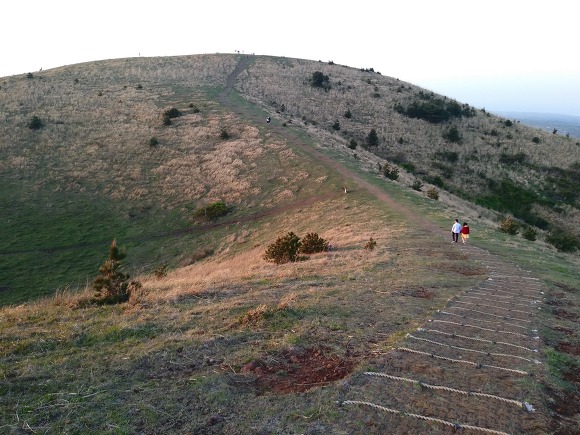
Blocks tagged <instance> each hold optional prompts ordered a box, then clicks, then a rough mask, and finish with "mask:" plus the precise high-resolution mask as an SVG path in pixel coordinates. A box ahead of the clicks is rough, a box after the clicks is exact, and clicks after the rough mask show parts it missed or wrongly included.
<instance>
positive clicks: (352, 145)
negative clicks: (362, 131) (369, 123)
mask: <svg viewBox="0 0 580 435" xmlns="http://www.w3.org/2000/svg"><path fill="white" fill-rule="evenodd" d="M357 146H358V143H357V141H356V140H354V139H351V140H350V142H349V143H348V147H349V148H350V149H351V150H356V147H357Z"/></svg>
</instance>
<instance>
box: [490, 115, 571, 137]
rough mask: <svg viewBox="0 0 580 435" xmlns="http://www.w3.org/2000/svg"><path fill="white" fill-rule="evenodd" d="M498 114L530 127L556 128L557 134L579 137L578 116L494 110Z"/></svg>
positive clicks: (552, 129)
mask: <svg viewBox="0 0 580 435" xmlns="http://www.w3.org/2000/svg"><path fill="white" fill-rule="evenodd" d="M494 113H496V114H498V115H500V116H503V117H505V118H510V119H516V120H518V121H521V122H522V123H523V124H526V125H529V126H531V127H537V128H541V129H542V130H544V131H549V132H552V131H554V129H557V130H558V132H557V134H562V135H566V133H568V134H569V135H570V136H572V137H578V138H580V116H572V115H562V114H557V113H535V112H494Z"/></svg>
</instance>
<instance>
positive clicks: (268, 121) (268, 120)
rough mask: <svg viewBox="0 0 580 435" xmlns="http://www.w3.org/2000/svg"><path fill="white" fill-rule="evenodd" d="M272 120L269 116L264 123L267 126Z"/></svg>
mask: <svg viewBox="0 0 580 435" xmlns="http://www.w3.org/2000/svg"><path fill="white" fill-rule="evenodd" d="M271 120H272V118H270V117H269V116H268V117H267V118H266V123H267V124H269V123H270V121H271Z"/></svg>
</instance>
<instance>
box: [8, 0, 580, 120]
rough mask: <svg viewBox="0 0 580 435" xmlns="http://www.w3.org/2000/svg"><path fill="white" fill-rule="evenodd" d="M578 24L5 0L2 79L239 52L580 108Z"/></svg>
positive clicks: (455, 12)
mask: <svg viewBox="0 0 580 435" xmlns="http://www.w3.org/2000/svg"><path fill="white" fill-rule="evenodd" d="M579 24H580V16H579V15H578V14H577V12H576V4H575V2H573V1H570V0H551V1H537V0H529V1H518V0H487V1H485V2H483V1H478V2H475V1H470V0H439V1H433V0H399V1H396V2H393V1H389V0H383V1H377V0H357V1H352V2H348V3H343V2H337V1H326V0H309V1H304V0H294V1H289V2H278V1H275V0H272V1H265V0H261V1H256V0H221V1H220V0H204V1H199V0H198V1H196V0H189V1H184V0H172V1H163V0H155V1H150V0H142V1H132V0H116V1H111V0H101V1H99V2H92V1H91V2H89V1H86V2H84V1H78V0H75V1H72V0H50V1H48V0H27V1H18V0H12V1H5V2H2V4H1V5H0V41H1V43H0V77H4V76H9V75H14V74H24V73H27V72H33V73H34V72H36V71H38V70H39V69H40V68H43V69H45V70H46V69H49V68H54V67H58V66H63V65H69V64H74V63H79V62H87V61H93V60H102V59H111V58H123V57H137V56H139V55H140V56H172V55H189V54H202V53H234V52H235V51H236V50H240V51H243V52H245V53H255V54H260V55H272V56H286V57H293V58H302V59H311V60H321V61H324V62H327V61H330V60H332V61H334V62H335V63H337V64H342V65H348V66H351V67H357V68H360V67H362V68H371V67H372V68H374V70H375V71H380V72H381V74H383V75H385V76H391V77H395V78H399V79H401V80H404V81H407V82H410V83H413V84H416V85H419V86H422V87H425V88H427V89H429V90H432V91H435V92H438V93H442V94H444V95H447V96H449V97H452V98H456V99H457V100H459V101H460V102H462V103H468V104H470V105H473V106H475V107H476V108H483V107H484V108H486V109H487V110H489V111H494V110H497V111H527V112H548V113H562V114H569V115H580V56H578V54H577V52H578V48H579V47H578V42H580V34H579V31H578V29H579V27H580V26H579ZM0 85H1V82H0ZM0 110H1V108H0Z"/></svg>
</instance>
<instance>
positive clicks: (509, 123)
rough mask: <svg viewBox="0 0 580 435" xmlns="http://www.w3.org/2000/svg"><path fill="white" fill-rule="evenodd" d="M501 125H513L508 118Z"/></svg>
mask: <svg viewBox="0 0 580 435" xmlns="http://www.w3.org/2000/svg"><path fill="white" fill-rule="evenodd" d="M503 125H505V126H506V127H511V126H512V125H514V123H513V122H511V121H510V120H509V119H506V120H505V122H504V123H503Z"/></svg>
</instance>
